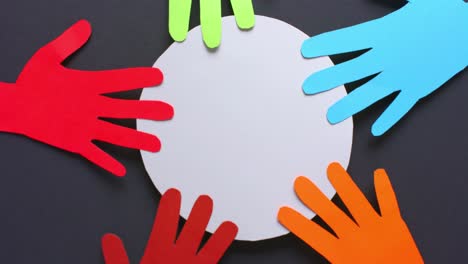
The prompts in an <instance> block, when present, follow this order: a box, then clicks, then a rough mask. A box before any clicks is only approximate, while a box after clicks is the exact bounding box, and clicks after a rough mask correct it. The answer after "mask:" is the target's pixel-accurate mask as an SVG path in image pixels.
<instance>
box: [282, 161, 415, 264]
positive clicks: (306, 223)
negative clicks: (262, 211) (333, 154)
mask: <svg viewBox="0 0 468 264" xmlns="http://www.w3.org/2000/svg"><path fill="white" fill-rule="evenodd" d="M328 176H329V178H330V181H331V183H332V184H333V186H334V187H335V189H336V191H337V193H338V195H339V197H340V198H341V199H342V200H343V202H344V204H345V205H346V208H347V209H348V210H349V211H350V213H351V215H352V216H353V218H354V220H353V219H351V218H350V217H348V216H347V215H346V213H344V212H343V211H341V210H340V209H339V208H338V207H337V206H336V205H335V204H333V202H331V201H330V200H328V198H327V197H326V196H325V195H324V194H323V193H322V192H321V191H320V189H318V188H317V186H316V185H315V184H313V183H312V182H311V181H310V180H309V179H307V178H305V177H299V178H298V179H297V180H296V183H295V190H296V193H297V195H298V196H299V198H300V199H301V200H302V201H303V202H304V204H306V205H307V206H308V207H309V208H310V209H311V210H313V211H314V212H316V213H317V215H319V216H320V217H321V218H322V219H323V220H324V221H325V223H326V224H327V225H328V226H329V227H330V228H331V229H333V231H334V232H335V233H336V236H334V235H333V234H331V233H329V232H328V231H326V230H325V229H323V228H322V227H321V226H319V225H318V224H316V223H315V222H313V221H311V220H309V218H308V217H305V216H303V215H301V214H300V213H298V212H297V211H295V210H294V209H291V208H289V207H283V208H281V209H280V211H279V213H278V219H279V221H280V222H281V223H282V224H283V225H284V226H286V227H287V228H288V229H289V230H291V232H293V233H294V234H296V235H297V236H298V237H299V238H301V239H302V240H304V241H305V242H306V243H307V244H309V245H310V246H311V247H312V248H314V249H315V250H317V252H319V253H320V254H322V255H323V256H324V257H325V258H326V259H328V260H329V261H330V262H331V263H343V264H344V263H362V264H373V263H382V264H387V263H388V264H393V263H411V264H417V263H424V261H423V259H422V257H421V255H420V253H419V251H418V248H417V246H416V244H415V242H414V240H413V237H412V236H411V233H410V231H409V230H408V227H407V226H406V223H405V222H404V220H403V219H402V217H401V215H400V209H399V207H398V202H397V200H396V197H395V193H394V191H393V188H392V185H391V183H390V180H389V179H388V176H387V174H386V172H385V171H384V170H382V169H380V170H377V171H376V172H375V179H374V180H375V191H376V193H377V200H378V202H379V207H380V215H379V214H378V213H377V212H376V211H375V210H374V208H373V207H372V205H371V204H370V203H369V202H368V201H367V199H366V197H365V196H364V194H362V192H361V191H360V190H359V188H358V187H357V186H356V184H355V183H354V182H353V180H352V179H351V177H350V176H349V175H348V173H347V172H346V170H345V169H344V168H343V167H341V165H340V164H338V163H333V164H331V165H330V167H329V168H328Z"/></svg>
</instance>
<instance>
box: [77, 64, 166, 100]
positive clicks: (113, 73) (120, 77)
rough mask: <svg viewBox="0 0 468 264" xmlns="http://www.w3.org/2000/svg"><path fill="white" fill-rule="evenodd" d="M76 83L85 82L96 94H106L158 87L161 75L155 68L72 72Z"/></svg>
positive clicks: (161, 78)
mask: <svg viewBox="0 0 468 264" xmlns="http://www.w3.org/2000/svg"><path fill="white" fill-rule="evenodd" d="M72 73H73V74H74V76H75V78H76V81H81V80H85V81H86V82H87V83H88V84H87V85H84V86H85V87H89V88H90V89H92V90H93V91H96V93H100V94H107V93H117V92H123V91H130V90H137V89H142V88H147V87H153V86H157V85H160V84H161V83H162V81H163V79H164V76H163V73H162V72H161V71H160V70H159V69H156V68H151V67H137V68H128V69H118V70H104V71H81V70H72Z"/></svg>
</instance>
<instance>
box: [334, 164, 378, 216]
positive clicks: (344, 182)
mask: <svg viewBox="0 0 468 264" xmlns="http://www.w3.org/2000/svg"><path fill="white" fill-rule="evenodd" d="M328 178H329V179H330V182H331V183H332V184H333V186H334V187H335V190H336V192H337V193H338V195H339V196H340V198H341V199H342V200H343V202H344V204H345V205H346V208H348V210H349V212H350V213H351V214H352V215H353V217H354V219H355V220H356V222H357V223H358V225H367V224H371V223H372V222H374V220H375V219H376V218H377V217H378V214H377V213H376V212H375V210H374V208H373V207H372V206H371V205H370V203H369V201H368V200H367V199H366V197H365V196H364V194H363V193H362V192H361V190H359V188H358V186H357V185H356V183H354V181H353V180H352V179H351V176H349V174H348V173H347V172H346V170H345V169H344V168H343V167H342V166H341V165H340V164H338V163H332V164H331V165H330V166H329V167H328Z"/></svg>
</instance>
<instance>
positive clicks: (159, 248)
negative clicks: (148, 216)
mask: <svg viewBox="0 0 468 264" xmlns="http://www.w3.org/2000/svg"><path fill="white" fill-rule="evenodd" d="M180 202H181V196H180V192H179V191H177V190H175V189H170V190H168V191H167V192H166V193H165V194H164V195H163V196H162V198H161V201H160V202H159V207H158V212H157V214H156V219H155V220H154V224H153V230H151V235H150V238H149V241H148V244H147V246H146V250H145V254H144V256H143V261H142V263H151V260H152V259H155V258H158V259H164V254H166V252H167V250H169V248H170V247H171V246H173V245H174V242H175V238H176V235H177V229H178V227H179V214H180ZM161 263H162V262H161ZM167 263H171V261H170V260H167Z"/></svg>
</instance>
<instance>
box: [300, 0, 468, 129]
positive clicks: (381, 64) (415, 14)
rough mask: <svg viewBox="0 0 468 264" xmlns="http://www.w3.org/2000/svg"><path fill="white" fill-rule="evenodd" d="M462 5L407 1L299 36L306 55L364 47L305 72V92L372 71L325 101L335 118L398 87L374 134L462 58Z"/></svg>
mask: <svg viewBox="0 0 468 264" xmlns="http://www.w3.org/2000/svg"><path fill="white" fill-rule="evenodd" d="M467 44H468V6H467V4H466V2H465V1H463V0H426V1H410V2H409V3H408V4H407V5H406V6H404V7H403V8H401V9H400V10H398V11H396V12H394V13H392V14H390V15H387V16H385V17H383V18H381V19H377V20H374V21H370V22H367V23H364V24H360V25H357V26H353V27H349V28H345V29H340V30H336V31H333V32H328V33H324V34H321V35H318V36H316V37H313V38H311V39H309V40H307V41H305V42H304V45H303V47H302V54H303V56H304V57H306V58H313V57H319V56H325V55H333V54H339V53H345V52H351V51H357V50H364V49H368V48H370V49H371V50H370V51H368V52H366V53H364V54H363V55H361V56H360V57H358V58H356V59H353V60H351V61H348V62H345V63H342V64H339V65H337V66H334V67H331V68H329V69H326V70H323V71H321V72H318V73H315V74H313V75H311V76H310V77H309V78H308V79H307V80H306V81H305V82H304V85H303V90H304V92H305V93H306V94H316V93H320V92H324V91H327V90H330V89H332V88H334V87H336V86H338V85H341V84H343V83H350V82H353V81H356V80H359V79H363V78H365V77H368V76H371V75H373V74H379V75H378V76H376V77H375V78H374V79H372V80H370V81H369V82H367V83H366V84H364V85H362V86H361V87H359V88H358V89H356V90H354V91H353V92H351V93H350V94H349V95H348V96H346V97H345V98H343V99H342V100H340V101H339V102H337V103H336V104H335V105H333V106H332V107H330V109H329V111H328V120H329V121H330V122H331V123H333V124H335V123H339V122H341V121H343V120H345V119H347V118H349V117H351V116H353V115H354V114H356V113H358V112H360V111H362V110H363V109H365V108H367V107H369V106H370V105H372V104H373V103H375V102H377V101H379V100H381V99H382V98H384V97H386V96H388V95H390V94H392V93H394V92H397V91H399V94H398V96H397V98H396V99H395V100H394V101H393V103H392V104H391V105H390V106H389V107H388V108H387V110H386V111H385V112H384V113H383V114H382V115H381V116H380V118H379V119H378V120H377V121H376V122H375V123H374V125H373V126H372V134H373V135H375V136H380V135H382V134H384V133H385V132H386V131H387V130H389V129H390V128H391V127H392V126H393V125H395V124H396V123H397V122H398V121H399V120H400V119H401V118H402V117H403V116H404V115H405V114H406V113H407V112H408V111H409V110H411V108H412V107H413V106H414V105H415V104H416V103H417V102H418V100H420V99H421V98H423V97H425V96H427V95H429V94H430V93H432V92H433V91H435V90H436V89H438V88H439V87H440V86H442V85H443V84H444V83H445V82H447V81H448V80H449V79H450V78H452V77H453V76H454V75H456V74H457V73H459V72H460V71H462V70H463V69H465V68H466V66H467V62H468V46H467Z"/></svg>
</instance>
